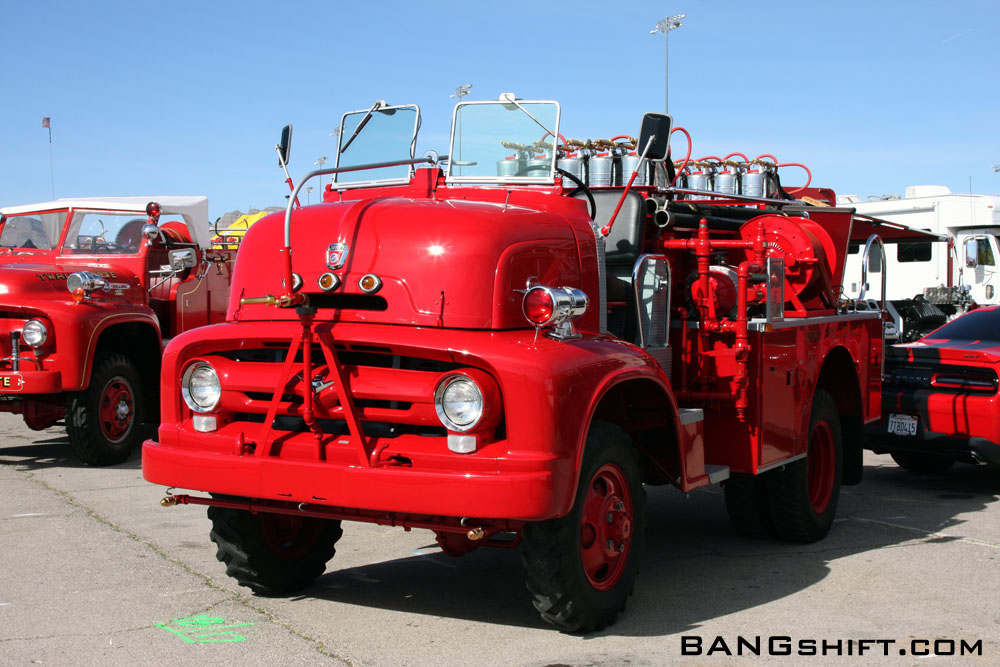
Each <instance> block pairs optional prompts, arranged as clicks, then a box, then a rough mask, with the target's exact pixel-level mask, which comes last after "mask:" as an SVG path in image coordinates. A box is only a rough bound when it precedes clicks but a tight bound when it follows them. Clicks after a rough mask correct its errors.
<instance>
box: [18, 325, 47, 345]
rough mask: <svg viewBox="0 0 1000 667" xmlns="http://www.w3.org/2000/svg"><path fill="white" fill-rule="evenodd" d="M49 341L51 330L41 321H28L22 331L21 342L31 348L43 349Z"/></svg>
mask: <svg viewBox="0 0 1000 667" xmlns="http://www.w3.org/2000/svg"><path fill="white" fill-rule="evenodd" d="M48 339H49V330H48V329H47V328H46V327H45V324H44V323H43V322H42V321H41V320H28V321H27V322H25V323H24V327H23V328H22V329H21V340H23V341H24V342H25V343H27V344H28V345H30V346H31V347H41V346H42V345H45V341H47V340H48Z"/></svg>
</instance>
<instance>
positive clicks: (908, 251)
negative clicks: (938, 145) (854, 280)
mask: <svg viewBox="0 0 1000 667" xmlns="http://www.w3.org/2000/svg"><path fill="white" fill-rule="evenodd" d="M837 205H838V206H846V207H851V208H854V209H855V210H856V211H857V212H858V213H859V214H862V215H866V216H871V217H874V218H880V219H883V220H888V221H890V222H895V223H898V224H902V225H906V226H907V227H911V228H913V229H922V230H927V231H930V232H932V233H935V234H940V235H943V236H946V237H947V241H948V242H945V243H933V242H931V241H922V242H913V243H900V244H897V245H895V247H894V248H889V249H887V250H888V252H887V258H886V260H887V265H888V269H889V272H888V277H887V288H886V298H887V299H888V301H890V303H894V302H895V303H894V305H895V306H896V308H895V310H899V311H901V310H902V309H903V308H908V307H909V306H911V305H913V300H916V306H917V307H918V309H920V310H921V311H923V315H924V316H927V314H928V313H927V311H928V308H927V304H931V305H932V306H934V307H936V308H938V309H940V311H941V312H942V314H943V315H944V317H945V319H947V318H949V317H953V316H955V315H959V314H961V313H963V312H965V311H966V310H967V309H968V308H969V307H970V306H971V305H972V304H973V303H974V304H977V305H980V306H985V305H993V304H997V303H1000V273H998V268H1000V245H998V242H997V235H1000V197H998V196H995V195H973V194H953V193H952V192H951V190H950V189H948V188H947V187H945V186H942V185H918V186H911V187H908V188H906V196H905V197H902V198H900V197H898V196H895V195H888V196H884V197H880V198H877V199H871V198H869V200H868V201H861V199H860V198H859V197H857V196H856V195H844V196H841V197H838V199H837ZM860 264H861V253H860V252H855V253H853V254H852V255H850V257H849V258H848V271H847V273H846V275H847V276H860V275H861V270H860ZM877 269H878V267H877V266H870V267H869V270H870V271H875V270H877ZM859 287H860V285H858V284H854V285H851V284H850V283H849V284H848V285H845V289H847V291H849V292H850V291H853V292H856V291H857V290H858V288H859ZM907 302H909V303H907ZM892 310H894V309H893V308H890V311H892ZM894 316H899V317H900V319H902V320H905V319H907V318H906V316H905V313H903V315H899V313H894ZM933 319H934V318H930V320H933ZM930 320H929V321H930ZM943 322H944V320H941V322H940V323H942V324H943ZM903 328H905V324H904V326H903V327H901V329H903ZM923 328H926V326H925V327H923ZM911 330H912V328H911ZM908 338H911V339H912V336H911V337H908Z"/></svg>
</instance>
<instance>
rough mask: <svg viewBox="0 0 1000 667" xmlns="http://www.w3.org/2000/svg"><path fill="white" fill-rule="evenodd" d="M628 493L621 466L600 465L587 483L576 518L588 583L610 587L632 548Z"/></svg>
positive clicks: (631, 520)
mask: <svg viewBox="0 0 1000 667" xmlns="http://www.w3.org/2000/svg"><path fill="white" fill-rule="evenodd" d="M632 522H633V507H632V494H631V492H630V490H629V486H628V482H627V481H626V479H625V474H624V473H623V472H622V470H621V468H619V467H618V466H616V465H613V464H610V463H609V464H606V465H603V466H601V468H600V469H599V470H598V471H597V473H596V474H595V475H594V476H593V478H591V480H590V484H588V485H587V491H586V493H585V494H584V497H583V515H582V516H581V519H580V559H581V562H582V564H583V571H584V573H585V574H586V575H587V581H589V582H590V585H591V586H593V587H594V588H596V589H597V590H599V591H606V590H609V589H610V588H613V587H614V585H615V584H617V583H618V580H619V579H620V578H621V575H622V572H623V571H624V570H625V564H626V563H627V562H628V557H629V553H630V551H631V548H632Z"/></svg>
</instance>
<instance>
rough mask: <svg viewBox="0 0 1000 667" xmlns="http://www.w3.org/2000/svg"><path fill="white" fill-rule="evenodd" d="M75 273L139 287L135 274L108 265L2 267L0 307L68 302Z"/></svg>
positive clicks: (22, 263) (9, 265) (18, 265)
mask: <svg viewBox="0 0 1000 667" xmlns="http://www.w3.org/2000/svg"><path fill="white" fill-rule="evenodd" d="M21 257H25V256H23V255H22V256H21ZM74 271H91V272H93V273H96V274H97V275H99V276H101V277H102V278H104V279H105V280H106V281H108V282H110V283H122V284H128V285H129V286H130V288H134V287H135V286H136V285H137V284H138V281H137V278H136V276H135V275H134V274H133V273H132V272H130V271H125V270H123V269H121V268H120V267H116V266H111V265H107V264H101V265H80V264H65V263H48V264H32V263H27V262H23V261H22V262H20V263H10V264H0V304H2V305H4V306H8V307H10V306H13V307H22V306H30V305H31V301H32V299H57V300H60V301H66V300H69V298H70V296H69V292H68V291H67V289H66V278H67V276H69V274H71V273H73V272H74Z"/></svg>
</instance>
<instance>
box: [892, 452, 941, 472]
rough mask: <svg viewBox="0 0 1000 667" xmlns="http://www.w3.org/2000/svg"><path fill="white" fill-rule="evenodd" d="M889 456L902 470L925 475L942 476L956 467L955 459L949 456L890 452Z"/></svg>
mask: <svg viewBox="0 0 1000 667" xmlns="http://www.w3.org/2000/svg"><path fill="white" fill-rule="evenodd" d="M889 456H891V457H892V460H893V461H895V462H896V465H898V466H899V467H900V468H905V469H907V470H909V471H910V472H917V473H922V474H924V475H940V474H942V473H944V472H947V471H948V469H949V468H951V467H952V466H953V465H955V459H954V458H952V457H951V456H948V455H947V454H925V453H923V452H889Z"/></svg>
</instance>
